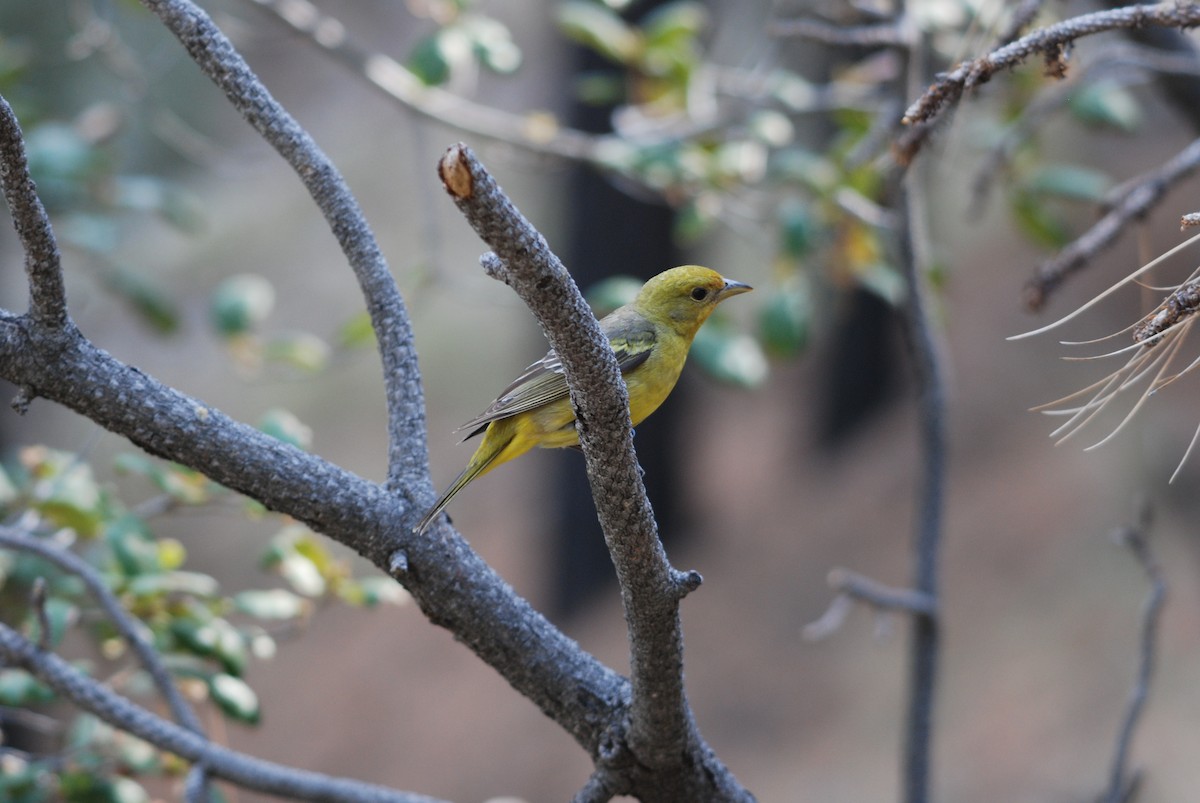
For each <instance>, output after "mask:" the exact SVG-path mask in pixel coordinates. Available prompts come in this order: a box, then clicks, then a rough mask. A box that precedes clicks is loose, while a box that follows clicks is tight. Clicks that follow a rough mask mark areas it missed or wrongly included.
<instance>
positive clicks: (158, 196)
mask: <svg viewBox="0 0 1200 803" xmlns="http://www.w3.org/2000/svg"><path fill="white" fill-rule="evenodd" d="M113 201H114V202H115V203H116V204H118V205H119V206H121V207H124V208H125V209H132V210H135V211H139V212H152V213H154V214H157V215H159V216H160V217H162V219H163V220H165V221H167V222H168V223H170V224H171V225H172V226H175V227H176V228H178V229H180V230H182V231H188V232H195V231H198V230H199V229H200V226H201V224H202V222H203V219H204V215H203V211H202V209H203V207H202V206H201V204H200V202H199V200H197V199H196V197H195V196H193V195H191V194H190V193H188V192H187V191H185V190H184V189H182V188H181V187H179V186H178V185H176V184H173V183H172V182H169V181H166V180H164V179H162V178H160V177H158V176H148V175H121V176H116V177H114V178H113Z"/></svg>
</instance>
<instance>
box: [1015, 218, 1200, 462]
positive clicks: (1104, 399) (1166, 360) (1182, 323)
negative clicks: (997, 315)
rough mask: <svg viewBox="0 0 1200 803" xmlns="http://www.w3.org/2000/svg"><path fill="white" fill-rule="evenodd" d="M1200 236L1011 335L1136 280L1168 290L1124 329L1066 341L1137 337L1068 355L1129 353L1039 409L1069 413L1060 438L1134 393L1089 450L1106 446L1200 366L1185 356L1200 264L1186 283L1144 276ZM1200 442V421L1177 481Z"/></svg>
mask: <svg viewBox="0 0 1200 803" xmlns="http://www.w3.org/2000/svg"><path fill="white" fill-rule="evenodd" d="M1197 240H1200V235H1196V236H1194V237H1192V238H1191V239H1189V240H1186V241H1184V242H1182V243H1180V244H1179V245H1177V246H1175V247H1174V248H1172V249H1171V250H1170V251H1167V252H1166V253H1164V254H1162V255H1161V256H1159V257H1157V258H1156V259H1154V260H1152V261H1150V262H1148V263H1147V264H1145V265H1143V266H1142V267H1140V268H1138V269H1137V270H1136V271H1134V272H1133V273H1131V274H1129V275H1128V276H1126V277H1125V278H1124V279H1122V280H1121V281H1119V282H1117V283H1116V284H1114V285H1112V286H1111V287H1109V288H1108V289H1107V290H1105V291H1104V292H1102V293H1100V294H1099V295H1097V296H1096V297H1095V298H1093V299H1092V300H1091V301H1088V302H1087V303H1086V304H1083V305H1082V306H1080V307H1078V308H1077V309H1075V310H1074V311H1073V312H1071V313H1070V314H1068V315H1066V316H1064V317H1062V318H1060V319H1059V320H1057V321H1055V322H1054V323H1051V324H1049V325H1047V326H1043V327H1041V328H1039V329H1035V330H1033V331H1031V332H1025V333H1024V334H1020V335H1015V336H1013V337H1011V338H1009V339H1010V340H1019V339H1022V338H1026V337H1033V336H1034V335H1040V334H1043V333H1045V332H1049V331H1051V330H1053V329H1056V328H1058V327H1060V326H1062V325H1063V324H1065V323H1067V322H1068V321H1071V320H1074V319H1075V318H1078V317H1079V316H1081V315H1083V314H1084V313H1085V312H1087V311H1088V310H1090V309H1091V308H1093V307H1094V306H1096V305H1097V304H1099V303H1100V302H1101V301H1104V300H1105V299H1107V298H1108V297H1110V296H1112V295H1113V294H1115V293H1116V292H1117V291H1118V290H1120V289H1122V288H1123V287H1126V286H1128V285H1136V286H1139V287H1143V288H1145V289H1147V290H1151V291H1154V292H1158V293H1165V294H1166V295H1165V297H1164V298H1163V301H1162V303H1160V304H1159V305H1158V306H1157V307H1156V308H1155V309H1154V310H1153V311H1152V312H1150V313H1149V314H1147V315H1145V316H1143V317H1142V318H1140V319H1139V320H1137V321H1135V322H1134V323H1132V324H1130V325H1129V326H1127V327H1125V328H1124V329H1121V330H1119V331H1116V332H1113V333H1111V334H1108V335H1105V336H1104V337H1100V338H1096V339H1093V340H1075V341H1071V340H1064V341H1061V342H1062V344H1063V345H1066V346H1094V345H1097V344H1100V343H1107V342H1110V341H1113V340H1116V339H1118V338H1120V337H1122V336H1123V335H1129V336H1131V338H1132V340H1133V342H1132V343H1130V344H1128V345H1124V346H1122V347H1121V348H1117V349H1115V350H1113V351H1108V352H1105V353H1103V354H1094V355H1089V356H1086V357H1067V358H1066V359H1068V360H1108V359H1114V358H1119V357H1126V356H1127V358H1126V360H1125V362H1124V363H1123V364H1122V365H1121V366H1120V367H1119V368H1117V369H1116V370H1114V371H1112V372H1111V373H1109V374H1108V375H1107V376H1105V377H1104V378H1102V379H1100V380H1098V381H1096V382H1093V383H1092V384H1091V385H1088V386H1087V387H1085V388H1082V389H1080V390H1077V391H1075V392H1074V393H1071V394H1069V395H1067V396H1063V397H1062V398H1060V399H1056V400H1055V401H1052V402H1048V403H1046V404H1042V405H1039V406H1037V407H1035V408H1033V409H1034V410H1036V411H1039V412H1042V413H1045V414H1047V415H1053V416H1062V417H1065V418H1066V421H1065V422H1063V423H1062V424H1061V425H1059V426H1058V427H1057V428H1056V429H1055V430H1054V431H1053V432H1051V433H1050V436H1051V437H1052V438H1055V439H1056V442H1057V443H1062V442H1063V441H1066V440H1067V439H1069V438H1072V437H1074V436H1075V435H1077V434H1079V433H1080V432H1082V431H1083V430H1084V429H1085V428H1087V427H1088V425H1089V424H1091V423H1092V422H1093V421H1095V420H1096V418H1097V417H1098V416H1100V414H1101V413H1103V412H1104V411H1105V410H1107V409H1109V408H1111V407H1113V406H1114V403H1115V402H1117V401H1118V400H1119V399H1128V398H1130V397H1132V398H1134V401H1133V403H1132V405H1130V408H1129V410H1128V411H1127V412H1126V413H1125V416H1124V417H1123V418H1122V419H1121V421H1120V423H1118V424H1117V426H1116V427H1114V428H1113V429H1112V430H1111V431H1110V432H1109V433H1108V434H1107V435H1105V436H1104V437H1103V438H1101V439H1100V440H1099V441H1097V442H1096V443H1093V444H1092V445H1090V446H1088V447H1087V450H1089V451H1090V450H1092V449H1097V448H1099V447H1101V446H1103V445H1104V444H1106V443H1108V442H1109V441H1110V440H1112V439H1113V438H1114V437H1116V436H1117V434H1118V433H1120V432H1121V430H1123V429H1124V428H1125V426H1126V425H1127V424H1128V423H1129V422H1130V421H1131V420H1133V417H1134V416H1135V415H1137V413H1138V411H1139V410H1141V408H1142V407H1143V405H1145V404H1146V402H1147V401H1149V399H1150V398H1151V397H1152V396H1154V395H1155V394H1156V393H1158V392H1159V391H1160V390H1162V389H1163V388H1165V387H1167V386H1168V385H1171V384H1172V383H1174V382H1175V381H1176V380H1178V379H1180V378H1181V377H1183V376H1185V375H1186V374H1188V373H1190V372H1191V371H1192V370H1193V369H1195V368H1197V367H1198V366H1200V356H1197V357H1195V358H1193V359H1192V360H1191V361H1190V362H1187V363H1186V364H1184V361H1183V360H1181V359H1180V358H1179V357H1180V352H1181V351H1182V350H1183V346H1184V344H1185V343H1186V342H1187V339H1188V334H1189V333H1190V332H1191V330H1192V327H1193V326H1194V325H1195V323H1196V320H1197V317H1198V316H1197V313H1198V312H1200V267H1198V268H1196V270H1194V271H1193V272H1192V273H1191V275H1189V276H1188V277H1187V278H1186V279H1184V280H1183V281H1182V282H1179V283H1178V284H1175V285H1171V286H1167V287H1155V286H1151V285H1148V284H1146V283H1145V282H1144V281H1143V280H1142V277H1143V276H1145V275H1146V274H1147V273H1148V272H1150V271H1151V270H1153V269H1154V268H1155V267H1157V266H1158V265H1160V264H1162V263H1163V262H1164V261H1166V260H1167V259H1169V258H1170V257H1172V256H1174V255H1175V254H1177V253H1179V252H1180V251H1182V250H1184V249H1185V248H1187V247H1188V246H1190V245H1192V244H1194V243H1195V242H1196V241H1197ZM1197 441H1200V426H1198V427H1197V428H1196V431H1195V433H1194V434H1193V435H1192V439H1191V442H1190V443H1189V444H1188V447H1187V449H1186V450H1185V451H1184V454H1183V457H1182V458H1181V459H1180V461H1179V464H1178V465H1177V466H1176V468H1175V471H1174V472H1173V473H1172V474H1171V481H1172V482H1174V480H1175V478H1176V477H1177V476H1178V475H1179V472H1180V470H1181V469H1182V468H1183V466H1184V464H1186V463H1187V461H1188V458H1189V457H1190V456H1191V453H1192V450H1193V449H1194V448H1195V447H1196V443H1197Z"/></svg>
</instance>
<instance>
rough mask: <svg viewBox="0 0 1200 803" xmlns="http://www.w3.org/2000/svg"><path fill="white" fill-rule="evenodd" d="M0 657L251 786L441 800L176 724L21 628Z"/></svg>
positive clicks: (410, 802)
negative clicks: (265, 755) (270, 756)
mask: <svg viewBox="0 0 1200 803" xmlns="http://www.w3.org/2000/svg"><path fill="white" fill-rule="evenodd" d="M0 657H3V659H4V660H5V662H6V663H8V664H9V665H11V666H20V667H22V668H24V669H26V670H27V671H29V672H30V673H32V674H33V675H35V676H37V677H38V678H39V679H41V680H42V681H43V682H45V683H46V685H48V686H50V688H52V689H54V690H55V691H56V692H58V693H59V694H61V695H62V696H64V697H66V698H67V699H68V700H70V701H71V702H73V703H75V704H76V705H78V706H79V707H80V708H82V709H84V710H85V711H89V712H91V713H92V714H95V715H96V716H97V717H99V718H100V719H103V720H104V721H105V722H109V723H111V724H113V725H115V726H117V727H118V728H121V729H122V730H125V731H128V732H129V733H132V734H133V735H134V736H137V737H138V738H140V739H143V740H145V741H147V742H149V743H150V744H153V745H156V746H158V747H161V748H162V749H164V750H167V751H168V752H171V753H174V754H176V755H178V756H181V757H182V758H185V759H187V760H188V761H192V762H196V763H200V764H203V765H204V766H205V768H206V769H208V770H209V771H210V772H211V773H212V774H213V775H215V776H216V777H219V778H224V779H226V780H229V781H232V782H233V783H235V784H238V785H239V786H243V787H245V788H247V789H254V790H257V791H260V792H266V793H268V794H273V795H283V796H287V797H294V798H299V799H301V800H323V801H345V802H346V803H438V801H436V800H435V799H434V798H430V797H425V796H423V795H416V794H412V793H408V792H397V791H395V790H392V789H388V788H386V787H382V786H375V785H374V784H367V783H362V782H359V781H353V780H349V779H345V778H335V777H332V776H328V775H322V774H320V773H317V772H311V771H309V770H304V769H300V768H298V767H288V766H284V765H282V764H275V763H273V762H270V761H264V760H262V759H258V758H253V757H251V756H248V755H246V754H245V753H239V752H237V751H235V750H230V749H229V748H227V747H222V746H220V745H217V744H214V743H213V742H211V741H209V740H208V739H207V738H206V737H204V736H202V735H200V734H197V733H195V732H193V731H191V730H188V729H187V728H182V727H180V726H178V725H174V724H172V723H170V722H167V721H166V720H164V719H162V718H160V717H157V716H155V715H154V714H152V713H150V712H149V711H147V710H146V709H144V708H141V707H140V706H138V705H135V704H134V703H132V702H130V701H129V700H127V699H125V698H124V697H122V696H120V695H119V694H117V693H116V692H114V691H112V690H111V689H109V688H107V687H106V686H104V685H103V684H101V683H100V682H99V681H96V680H94V679H92V678H89V677H88V676H87V675H85V674H83V673H82V672H80V671H79V670H77V669H75V668H74V667H72V666H71V665H70V664H68V663H67V662H66V661H64V660H62V659H61V658H59V657H58V656H56V655H54V654H53V653H49V652H45V651H43V650H41V649H39V648H38V647H37V646H36V645H34V644H33V643H32V642H30V641H29V640H27V639H25V638H23V637H22V636H21V634H20V633H18V632H17V631H15V630H13V629H12V628H10V627H8V626H7V625H4V624H0Z"/></svg>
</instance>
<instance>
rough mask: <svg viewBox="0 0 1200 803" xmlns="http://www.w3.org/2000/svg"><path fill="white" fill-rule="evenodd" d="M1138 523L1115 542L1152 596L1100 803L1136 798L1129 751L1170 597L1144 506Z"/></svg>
mask: <svg viewBox="0 0 1200 803" xmlns="http://www.w3.org/2000/svg"><path fill="white" fill-rule="evenodd" d="M1139 519H1140V520H1139V521H1138V523H1137V524H1135V525H1133V526H1130V527H1126V528H1124V529H1122V530H1121V531H1119V532H1118V533H1116V540H1117V542H1118V543H1119V544H1121V545H1122V546H1125V547H1128V549H1129V551H1130V552H1131V553H1132V554H1133V557H1134V559H1135V560H1136V561H1137V562H1138V565H1140V566H1141V567H1142V571H1144V572H1145V573H1146V578H1147V579H1148V580H1149V581H1150V593H1149V594H1148V595H1147V597H1146V602H1145V605H1144V606H1143V608H1142V629H1141V646H1140V649H1139V656H1138V669H1137V677H1136V679H1135V680H1134V684H1133V688H1132V689H1130V692H1129V703H1128V706H1127V708H1126V709H1125V719H1124V721H1123V722H1122V723H1121V729H1120V731H1119V732H1118V735H1117V744H1116V749H1115V751H1114V754H1113V759H1112V769H1111V771H1110V775H1109V784H1108V790H1107V791H1106V792H1105V793H1104V795H1103V796H1102V797H1101V799H1100V803H1124V801H1128V800H1132V799H1133V792H1134V791H1135V790H1136V788H1137V785H1138V782H1139V780H1140V774H1139V773H1137V772H1133V773H1132V774H1131V773H1130V772H1129V768H1128V765H1129V748H1130V745H1131V743H1132V741H1133V732H1134V730H1135V729H1136V728H1137V723H1138V720H1139V719H1140V718H1141V716H1142V711H1143V710H1144V709H1145V707H1146V700H1147V698H1148V697H1149V696H1150V683H1151V681H1152V680H1153V677H1154V663H1155V654H1156V649H1157V647H1156V644H1157V640H1158V622H1159V618H1160V614H1161V613H1162V608H1163V604H1164V603H1165V602H1166V598H1167V583H1166V580H1165V579H1163V574H1162V568H1161V567H1160V566H1159V564H1158V561H1157V560H1155V558H1154V555H1153V553H1151V551H1150V543H1149V541H1148V540H1147V535H1148V532H1147V531H1148V529H1149V526H1150V510H1149V507H1148V506H1143V509H1142V512H1141V514H1140V516H1139Z"/></svg>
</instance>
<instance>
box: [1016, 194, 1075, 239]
mask: <svg viewBox="0 0 1200 803" xmlns="http://www.w3.org/2000/svg"><path fill="white" fill-rule="evenodd" d="M1012 211H1013V217H1014V219H1015V220H1016V222H1017V225H1018V226H1019V227H1020V229H1021V231H1022V232H1024V234H1025V236H1026V237H1028V238H1029V239H1031V240H1033V241H1034V242H1035V243H1038V244H1039V245H1043V246H1045V247H1047V248H1051V249H1059V248H1062V247H1063V246H1064V245H1066V244H1067V243H1068V242H1070V240H1071V232H1070V229H1069V228H1068V227H1067V225H1066V223H1065V222H1063V220H1062V218H1061V216H1059V215H1058V214H1057V213H1056V212H1055V211H1054V210H1053V209H1052V208H1051V207H1050V204H1048V203H1046V202H1045V200H1043V199H1042V198H1040V197H1038V196H1037V195H1035V194H1033V193H1030V192H1018V193H1015V194H1014V195H1013V197H1012Z"/></svg>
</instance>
